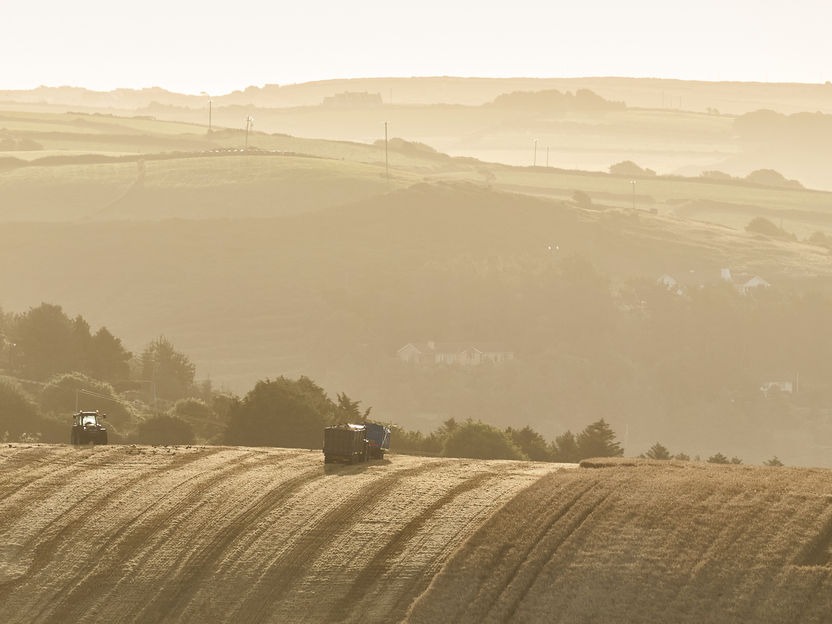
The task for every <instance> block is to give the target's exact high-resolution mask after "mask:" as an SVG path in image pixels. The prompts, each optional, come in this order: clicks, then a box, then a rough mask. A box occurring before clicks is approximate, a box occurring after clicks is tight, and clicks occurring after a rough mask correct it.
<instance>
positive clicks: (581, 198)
mask: <svg viewBox="0 0 832 624" xmlns="http://www.w3.org/2000/svg"><path fill="white" fill-rule="evenodd" d="M572 201H573V202H575V203H576V204H577V205H578V206H579V207H581V208H592V198H591V197H590V196H589V194H588V193H586V192H584V191H575V192H574V193H572Z"/></svg>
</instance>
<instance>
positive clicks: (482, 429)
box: [442, 420, 527, 459]
mask: <svg viewBox="0 0 832 624" xmlns="http://www.w3.org/2000/svg"><path fill="white" fill-rule="evenodd" d="M442 454H443V455H445V456H446V457H471V458H475V459H527V458H526V456H525V455H523V452H522V451H521V450H520V449H519V448H517V445H516V444H514V442H512V440H511V438H510V437H509V436H507V435H506V434H505V433H504V432H502V431H500V430H499V429H497V428H496V427H492V426H491V425H487V424H485V423H483V422H480V421H473V420H469V421H467V422H466V423H464V424H462V425H459V426H458V427H456V428H455V429H454V430H453V431H452V432H451V433H449V434H448V437H447V439H446V440H445V446H444V448H443V450H442Z"/></svg>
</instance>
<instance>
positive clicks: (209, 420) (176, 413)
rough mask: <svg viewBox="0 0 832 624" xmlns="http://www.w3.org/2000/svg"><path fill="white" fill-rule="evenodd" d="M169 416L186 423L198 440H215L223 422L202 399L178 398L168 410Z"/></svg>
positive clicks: (220, 431)
mask: <svg viewBox="0 0 832 624" xmlns="http://www.w3.org/2000/svg"><path fill="white" fill-rule="evenodd" d="M168 415H169V416H173V417H175V418H179V419H180V420H183V421H184V422H186V423H188V425H190V426H191V429H192V430H193V435H194V436H195V439H198V440H199V441H201V442H202V441H208V440H216V439H217V438H218V437H219V436H220V435H221V434H222V431H223V423H221V422H220V420H219V419H218V418H217V415H216V413H215V412H214V410H213V409H211V407H210V406H209V405H208V404H207V403H205V401H203V400H202V399H195V398H192V397H191V398H188V399H179V400H178V401H177V402H176V403H175V404H174V406H173V407H172V408H171V409H170V411H169V412H168Z"/></svg>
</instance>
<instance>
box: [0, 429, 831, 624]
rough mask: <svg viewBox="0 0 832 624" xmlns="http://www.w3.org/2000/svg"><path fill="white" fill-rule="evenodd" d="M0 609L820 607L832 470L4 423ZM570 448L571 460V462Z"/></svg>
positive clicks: (509, 612) (601, 616)
mask: <svg viewBox="0 0 832 624" xmlns="http://www.w3.org/2000/svg"><path fill="white" fill-rule="evenodd" d="M0 462H1V463H0V467H2V472H3V480H2V483H0V527H2V528H0V531H2V534H1V535H2V539H0V621H3V622H7V623H9V624H12V623H23V622H25V623H29V622H48V623H51V622H54V623H58V622H61V623H63V622H250V623H259V622H397V621H402V620H407V621H410V622H413V623H414V624H415V623H421V622H430V623H435V622H449V623H450V622H453V623H457V622H476V623H479V622H613V621H614V622H647V621H655V622H720V623H721V622H772V623H774V622H778V623H780V622H801V623H804V622H809V623H814V622H818V623H819V622H827V621H828V614H829V613H830V609H832V587H831V586H830V584H832V550H830V536H831V535H832V531H830V526H832V486H830V485H829V483H830V479H829V471H825V470H805V469H804V470H797V469H784V468H778V469H774V468H750V467H743V466H740V467H732V466H727V467H719V466H713V465H706V464H698V463H694V464H692V463H653V464H651V463H649V462H639V461H636V462H634V461H632V460H630V461H626V460H625V461H615V460H613V461H610V462H608V463H607V462H601V463H590V464H589V465H594V466H599V467H601V469H592V468H580V469H567V467H566V466H557V465H552V464H535V463H530V462H505V461H488V462H484V461H474V460H449V459H425V458H416V457H408V456H397V455H394V456H392V458H391V459H390V460H389V461H384V462H374V463H371V464H368V465H363V466H352V467H349V466H344V467H333V468H329V467H324V464H323V460H322V457H321V455H320V452H318V451H305V450H296V449H262V448H261V449H253V448H229V447H213V448H205V447H201V448H182V447H133V446H130V447H128V446H111V447H98V448H79V449H76V448H72V447H68V446H46V445H36V446H33V445H4V446H3V448H2V449H0ZM572 468H574V466H572Z"/></svg>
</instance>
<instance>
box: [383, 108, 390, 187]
mask: <svg viewBox="0 0 832 624" xmlns="http://www.w3.org/2000/svg"><path fill="white" fill-rule="evenodd" d="M384 174H385V176H386V177H387V182H388V184H389V183H390V161H389V160H388V158H387V122H386V121H385V122H384Z"/></svg>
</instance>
